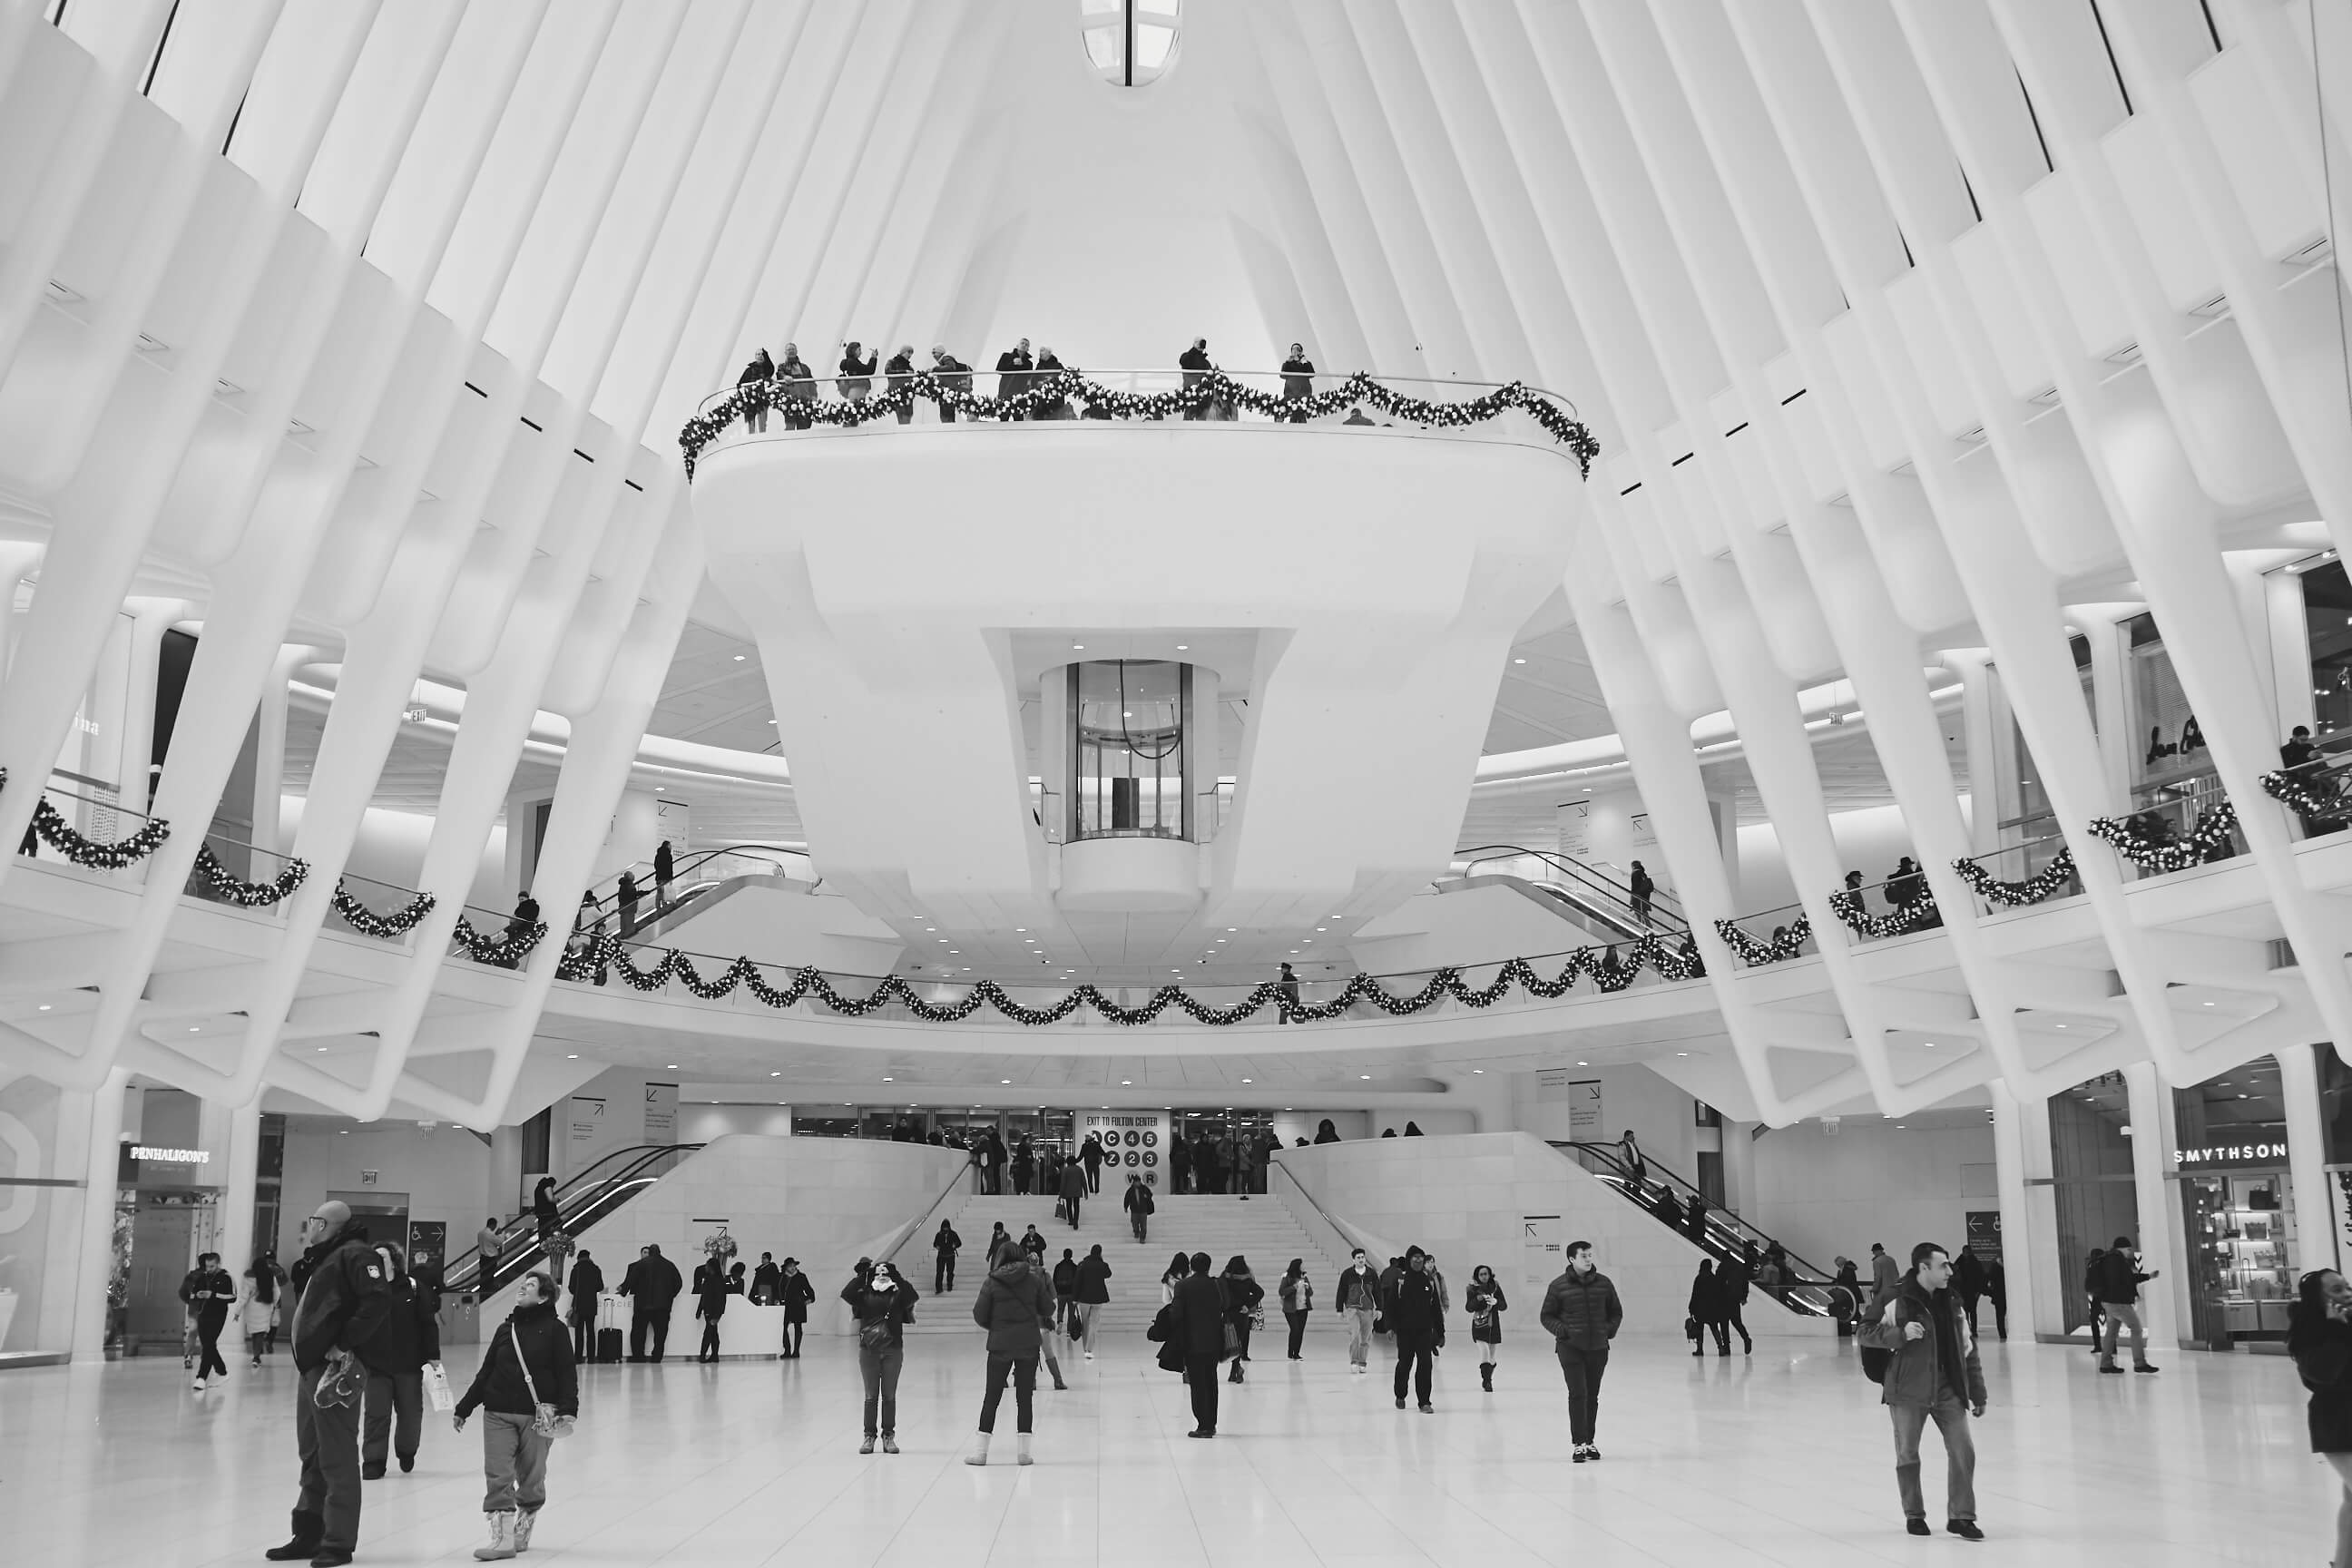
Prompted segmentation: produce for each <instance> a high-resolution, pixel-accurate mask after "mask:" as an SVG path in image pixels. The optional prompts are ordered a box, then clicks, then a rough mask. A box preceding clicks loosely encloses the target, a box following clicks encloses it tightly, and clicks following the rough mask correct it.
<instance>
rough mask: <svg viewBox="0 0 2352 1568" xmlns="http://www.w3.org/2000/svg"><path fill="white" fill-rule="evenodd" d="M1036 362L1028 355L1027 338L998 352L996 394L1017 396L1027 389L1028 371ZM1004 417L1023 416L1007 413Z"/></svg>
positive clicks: (1003, 396)
mask: <svg viewBox="0 0 2352 1568" xmlns="http://www.w3.org/2000/svg"><path fill="white" fill-rule="evenodd" d="M1036 363H1037V362H1036V361H1035V360H1033V359H1031V358H1030V357H1029V340H1028V339H1027V338H1023V339H1022V340H1021V341H1020V342H1017V343H1015V344H1013V346H1012V347H1011V348H1009V349H1007V350H1005V351H1004V352H1003V353H1001V354H998V355H997V356H996V395H997V396H998V397H999V398H1006V397H1017V396H1019V395H1021V394H1022V393H1024V392H1026V391H1028V390H1029V372H1030V371H1032V370H1033V369H1034V368H1035V367H1036ZM1004 417H1005V418H1007V419H1020V418H1022V417H1023V416H1021V415H1019V414H1007V415H1006V416H1004Z"/></svg>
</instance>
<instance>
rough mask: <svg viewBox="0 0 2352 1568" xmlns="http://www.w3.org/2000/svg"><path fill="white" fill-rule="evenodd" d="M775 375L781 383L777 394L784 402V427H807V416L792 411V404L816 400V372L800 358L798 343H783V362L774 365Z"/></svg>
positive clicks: (793, 428)
mask: <svg viewBox="0 0 2352 1568" xmlns="http://www.w3.org/2000/svg"><path fill="white" fill-rule="evenodd" d="M776 375H777V377H778V379H779V380H781V381H782V387H781V388H780V389H779V391H778V395H780V396H781V397H782V399H783V403H784V407H783V416H784V428H785V429H787V430H805V429H807V428H808V427H809V416H807V415H805V414H796V413H794V412H793V405H794V404H799V403H814V402H815V401H816V372H814V371H813V370H811V369H809V367H808V362H807V361H806V360H803V359H802V358H801V351H800V346H799V345H798V344H796V343H786V344H785V345H784V357H783V362H782V363H780V364H779V365H777V366H776Z"/></svg>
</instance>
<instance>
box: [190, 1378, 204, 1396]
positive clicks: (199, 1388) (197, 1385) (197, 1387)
mask: <svg viewBox="0 0 2352 1568" xmlns="http://www.w3.org/2000/svg"><path fill="white" fill-rule="evenodd" d="M204 1391H205V1380H204V1379H203V1378H201V1377H200V1378H198V1379H196V1381H195V1382H194V1383H192V1384H188V1392H189V1393H191V1394H202V1393H203V1392H204Z"/></svg>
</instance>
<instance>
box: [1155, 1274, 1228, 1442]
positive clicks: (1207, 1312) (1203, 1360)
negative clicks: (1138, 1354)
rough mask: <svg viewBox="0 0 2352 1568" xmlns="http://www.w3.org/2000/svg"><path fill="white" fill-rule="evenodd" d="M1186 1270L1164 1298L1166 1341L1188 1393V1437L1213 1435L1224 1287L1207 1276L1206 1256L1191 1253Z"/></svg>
mask: <svg viewBox="0 0 2352 1568" xmlns="http://www.w3.org/2000/svg"><path fill="white" fill-rule="evenodd" d="M1188 1261H1189V1264H1190V1272H1188V1273H1187V1274H1186V1275H1185V1276H1184V1278H1183V1279H1180V1280H1178V1281H1177V1282H1176V1288H1175V1291H1174V1294H1173V1295H1171V1297H1170V1299H1169V1302H1168V1307H1167V1309H1166V1310H1167V1313H1168V1322H1169V1342H1170V1343H1171V1344H1172V1345H1174V1346H1176V1347H1178V1351H1179V1353H1181V1356H1182V1358H1183V1363H1184V1383H1185V1386H1186V1387H1188V1388H1190V1389H1191V1390H1192V1430H1191V1431H1190V1432H1187V1433H1186V1434H1184V1435H1185V1436H1188V1437H1213V1436H1216V1435H1217V1363H1219V1362H1220V1361H1223V1359H1224V1356H1225V1327H1226V1323H1227V1321H1229V1320H1228V1318H1227V1315H1226V1310H1225V1292H1224V1289H1223V1286H1222V1285H1220V1284H1219V1283H1218V1282H1217V1281H1216V1280H1214V1279H1211V1278H1210V1277H1209V1255H1208V1254H1207V1253H1205V1252H1196V1253H1194V1254H1192V1258H1190V1259H1189V1260H1188Z"/></svg>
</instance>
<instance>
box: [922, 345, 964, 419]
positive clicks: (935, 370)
mask: <svg viewBox="0 0 2352 1568" xmlns="http://www.w3.org/2000/svg"><path fill="white" fill-rule="evenodd" d="M931 374H932V375H933V376H934V377H935V378H936V379H937V380H938V382H939V384H940V390H941V391H943V392H961V393H970V392H971V366H970V365H968V364H966V363H963V361H961V360H960V359H958V358H956V357H955V355H953V354H951V353H948V350H947V345H946V344H945V343H933V344H932V345H931ZM954 423H955V410H954V409H953V408H951V407H950V406H949V405H946V404H944V403H942V404H940V424H942V425H952V424H954Z"/></svg>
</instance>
